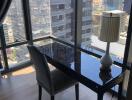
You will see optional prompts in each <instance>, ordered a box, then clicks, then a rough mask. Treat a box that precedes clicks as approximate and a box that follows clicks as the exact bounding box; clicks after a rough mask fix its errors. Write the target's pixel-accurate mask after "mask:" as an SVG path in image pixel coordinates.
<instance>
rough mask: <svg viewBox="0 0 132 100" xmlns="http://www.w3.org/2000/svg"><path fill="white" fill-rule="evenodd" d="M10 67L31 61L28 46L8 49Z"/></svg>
mask: <svg viewBox="0 0 132 100" xmlns="http://www.w3.org/2000/svg"><path fill="white" fill-rule="evenodd" d="M6 53H7V57H8V64H9V67H12V66H14V65H17V64H19V63H22V62H25V61H27V60H29V53H28V50H27V45H21V46H17V47H11V48H8V49H6Z"/></svg>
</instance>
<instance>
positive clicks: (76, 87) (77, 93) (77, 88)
mask: <svg viewBox="0 0 132 100" xmlns="http://www.w3.org/2000/svg"><path fill="white" fill-rule="evenodd" d="M75 92H76V100H79V84H76V85H75Z"/></svg>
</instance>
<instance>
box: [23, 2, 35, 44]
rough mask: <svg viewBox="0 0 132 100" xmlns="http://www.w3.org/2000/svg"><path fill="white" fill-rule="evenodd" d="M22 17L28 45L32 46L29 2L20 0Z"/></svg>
mask: <svg viewBox="0 0 132 100" xmlns="http://www.w3.org/2000/svg"><path fill="white" fill-rule="evenodd" d="M22 9H23V17H24V24H25V31H26V39H27V41H28V44H31V45H32V44H33V37H32V25H31V15H30V6H29V0H22Z"/></svg>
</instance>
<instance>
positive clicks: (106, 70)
mask: <svg viewBox="0 0 132 100" xmlns="http://www.w3.org/2000/svg"><path fill="white" fill-rule="evenodd" d="M100 72H102V73H109V72H111V66H103V65H102V66H101V67H100Z"/></svg>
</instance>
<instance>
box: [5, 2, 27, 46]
mask: <svg viewBox="0 0 132 100" xmlns="http://www.w3.org/2000/svg"><path fill="white" fill-rule="evenodd" d="M4 33H5V39H6V43H7V44H9V43H14V42H22V41H26V38H25V28H24V22H23V12H22V7H21V0H12V3H11V6H10V8H9V11H8V12H7V15H6V18H5V20H4Z"/></svg>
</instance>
